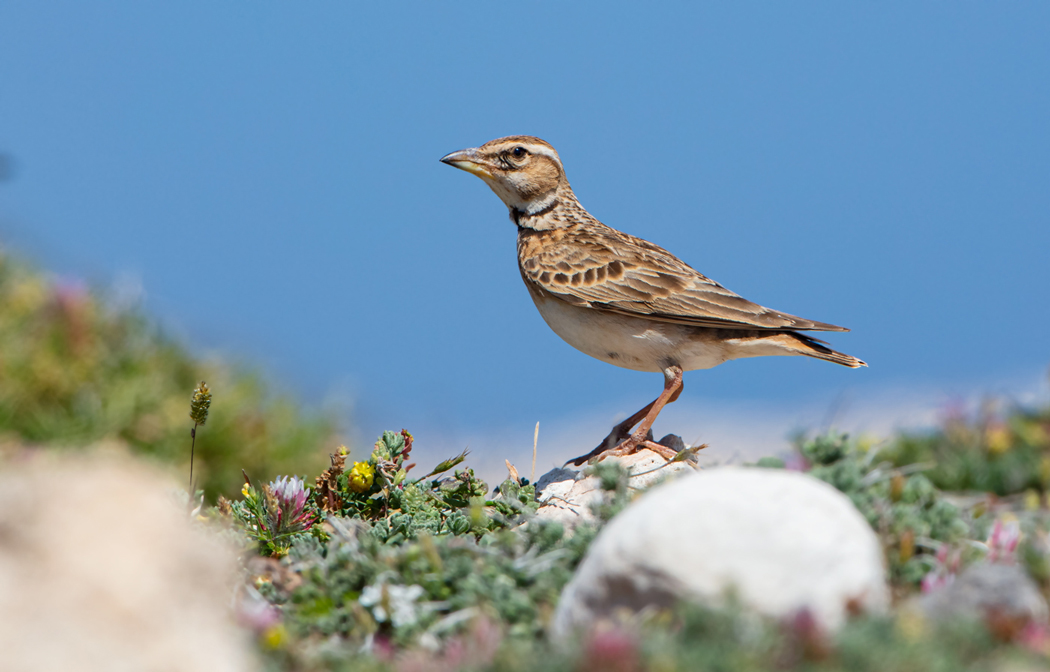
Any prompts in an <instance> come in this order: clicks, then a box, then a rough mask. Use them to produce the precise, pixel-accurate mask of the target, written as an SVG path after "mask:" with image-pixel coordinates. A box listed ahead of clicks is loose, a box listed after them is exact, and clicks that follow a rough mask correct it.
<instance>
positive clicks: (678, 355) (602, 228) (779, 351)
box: [441, 135, 867, 466]
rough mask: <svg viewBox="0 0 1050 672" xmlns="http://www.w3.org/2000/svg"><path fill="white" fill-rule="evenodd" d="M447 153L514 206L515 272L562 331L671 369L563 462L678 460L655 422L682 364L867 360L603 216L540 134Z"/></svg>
mask: <svg viewBox="0 0 1050 672" xmlns="http://www.w3.org/2000/svg"><path fill="white" fill-rule="evenodd" d="M441 162H442V163H445V164H447V165H450V166H453V167H455V168H459V169H461V170H464V171H466V172H468V173H471V174H473V175H476V176H477V177H480V178H481V180H482V181H483V182H485V184H487V185H488V186H489V188H491V189H492V191H493V192H495V193H496V195H497V196H498V197H499V198H500V200H501V201H503V203H504V204H505V205H506V206H507V208H508V209H509V211H510V219H511V221H512V222H513V223H514V225H515V226H516V227H517V230H518V270H519V271H520V272H521V278H522V280H524V282H525V286H526V288H527V289H528V291H529V295H530V296H531V297H532V300H533V302H534V303H535V304H536V308H537V309H539V312H540V315H541V316H542V317H543V319H544V321H545V322H546V323H547V325H548V326H549V327H550V328H551V329H552V330H553V331H554V333H556V334H557V335H558V336H560V337H561V338H562V339H563V340H565V341H566V342H567V343H568V344H569V345H571V346H572V347H574V348H576V349H577V350H579V351H581V352H583V353H585V354H587V355H590V356H591V357H594V358H595V359H599V360H601V361H603V362H607V363H609V364H613V365H615V366H619V367H623V368H626V369H632V370H635V371H652V372H659V373H662V374H663V376H664V389H663V391H662V392H661V393H660V395H659V396H658V397H657V398H656V399H654V400H653V401H652V402H651V403H649V404H647V405H646V406H644V407H642V408H641V409H640V410H639V411H638V412H637V413H634V414H633V415H631V416H630V417H628V418H627V419H625V420H624V421H623V422H621V423H619V424H618V425H616V426H615V427H614V428H613V429H612V431H611V432H610V433H609V435H608V436H607V437H606V438H605V440H603V441H602V442H601V443H600V444H599V445H598V446H597V447H596V448H595V449H594V450H592V451H591V452H589V453H587V454H586V455H582V456H580V457H578V458H574V459H572V460H569V462H568V463H566V464H570V463H571V464H574V465H576V466H579V465H582V464H583V463H585V462H596V461H599V460H601V459H604V458H605V457H608V456H611V455H628V454H631V453H634V452H636V451H638V450H640V449H642V448H649V449H650V450H654V451H656V452H657V453H659V454H661V455H663V456H664V457H665V458H667V459H674V457H675V456H676V455H677V453H676V451H675V450H673V449H672V448H669V447H668V446H664V445H662V444H660V443H655V442H653V441H652V433H651V428H652V425H653V422H655V420H656V418H657V416H658V415H659V414H660V411H661V410H662V409H663V408H664V406H665V405H666V404H669V403H672V402H674V401H675V400H676V399H678V397H679V395H680V394H681V392H682V389H683V380H682V377H683V373H684V372H685V371H694V370H698V369H709V368H712V367H714V366H717V365H719V364H722V363H723V362H727V361H729V360H732V359H740V358H743V357H762V356H773V355H803V356H807V357H813V358H816V359H822V360H825V361H828V362H834V363H835V364H841V365H843V366H848V367H850V368H858V367H862V366H867V364H865V363H864V362H862V361H861V360H859V359H857V358H856V357H853V356H852V355H847V354H844V353H841V352H837V351H835V350H832V349H831V348H830V347H828V344H827V343H826V342H825V341H820V340H817V339H816V338H813V337H811V336H809V335H807V334H804V333H801V332H804V331H849V330H848V329H846V328H845V327H839V326H835V325H833V324H828V323H825V322H816V321H814V320H807V319H804V318H801V317H796V316H794V315H789V314H787V313H782V312H780V311H777V310H772V309H769V308H765V307H763V306H760V305H758V304H757V303H752V302H751V301H748V300H747V299H745V298H743V297H741V296H740V295H738V294H735V293H734V292H732V291H730V290H728V289H726V288H725V287H723V286H722V285H720V284H718V283H717V282H715V281H714V280H712V279H710V278H708V277H707V276H705V275H703V274H701V273H700V272H699V271H697V270H695V269H694V268H693V267H691V266H689V265H688V264H686V263H685V262H684V261H682V260H681V259H679V258H678V257H676V256H675V255H673V254H671V253H670V252H668V251H667V250H665V249H664V248H662V247H660V246H658V245H655V244H653V243H650V242H649V241H647V240H643V239H642V238H637V237H635V236H632V235H630V234H627V233H623V232H621V231H618V230H617V229H614V228H612V227H610V226H606V225H605V224H603V223H602V222H600V221H598V219H597V218H595V217H594V216H593V215H591V214H590V213H589V212H587V210H586V209H584V207H583V206H582V205H580V202H579V200H578V199H577V198H576V194H574V193H573V190H572V187H571V186H569V181H568V179H567V178H566V176H565V169H564V167H563V165H562V161H561V158H560V156H559V155H558V152H557V151H556V150H555V149H554V147H553V146H551V145H550V144H549V143H548V142H546V141H544V140H541V139H540V138H537V137H533V136H528V135H512V136H507V137H503V138H497V139H495V140H491V141H489V142H487V143H485V144H483V145H481V146H479V147H471V148H468V149H461V150H459V151H455V152H452V153H450V154H447V155H445V156H443V157H442V158H441ZM632 430H633V431H632Z"/></svg>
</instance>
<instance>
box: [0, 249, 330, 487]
mask: <svg viewBox="0 0 1050 672" xmlns="http://www.w3.org/2000/svg"><path fill="white" fill-rule="evenodd" d="M0 353H3V354H2V356H0V450H2V448H3V447H4V446H6V447H7V450H13V449H18V448H17V447H19V446H32V447H41V446H47V447H61V448H74V449H76V448H83V447H86V446H89V445H91V444H96V443H100V442H108V443H118V444H122V445H124V446H126V447H127V448H128V449H130V450H131V451H132V452H135V453H138V454H141V455H147V456H150V457H153V458H157V459H160V460H163V461H165V462H169V463H172V464H178V465H185V464H186V453H185V450H186V444H185V436H186V434H185V431H186V426H185V418H186V415H185V413H186V397H185V395H186V390H189V389H193V388H194V386H195V385H196V384H197V383H198V382H199V381H200V380H201V379H202V378H205V379H207V380H209V381H211V382H212V383H214V384H218V385H221V387H222V389H223V407H222V412H221V413H213V414H212V417H211V418H210V419H209V424H208V427H209V431H208V432H207V433H206V435H202V436H201V437H198V438H199V439H200V440H199V441H196V442H195V443H199V444H200V446H196V445H195V446H194V449H195V450H196V460H197V462H198V464H197V465H196V467H197V469H198V470H199V471H200V473H201V475H202V478H200V481H201V483H200V487H202V489H203V490H205V491H206V492H207V493H208V495H209V497H212V498H214V496H215V495H216V494H217V493H218V492H228V493H229V492H236V490H237V489H238V488H239V487H240V485H239V484H240V481H241V477H240V472H241V469H242V468H246V469H248V470H249V471H250V472H251V473H253V474H258V475H260V476H265V477H271V476H274V475H276V474H278V473H281V472H284V473H288V472H294V471H301V470H314V469H317V470H320V469H321V468H323V465H324V460H323V456H324V454H325V452H326V451H325V449H324V446H325V444H326V443H327V444H328V445H329V446H331V445H334V441H333V435H334V430H335V422H334V421H333V419H331V418H329V417H326V416H321V415H307V414H304V413H302V412H301V411H300V410H299V407H298V406H297V404H295V403H294V402H293V401H292V400H291V399H290V398H288V397H284V396H277V395H275V394H273V392H272V391H271V390H270V389H269V388H268V386H267V385H265V384H264V383H263V381H262V380H261V378H260V377H259V376H258V375H257V374H253V373H250V372H247V371H244V370H239V369H231V368H229V367H227V366H224V365H222V364H218V363H215V362H203V361H199V360H197V359H195V358H193V357H191V356H190V355H189V354H187V353H186V351H185V350H184V349H183V348H182V347H180V346H179V345H177V344H176V343H175V342H173V341H172V340H171V339H169V338H166V337H165V336H164V335H163V334H161V333H160V331H159V330H158V329H157V328H156V327H155V326H153V325H152V324H150V323H149V322H148V321H147V320H146V319H144V318H143V317H142V316H141V315H140V314H138V313H137V312H136V311H135V310H134V309H131V308H127V307H121V306H118V305H115V302H113V301H107V300H106V299H105V298H104V297H102V295H101V294H100V293H98V292H93V291H89V290H88V289H87V288H86V287H84V286H83V285H81V284H78V283H74V282H60V281H56V280H54V279H52V278H49V277H47V276H45V275H43V274H41V273H39V272H36V271H34V270H33V269H31V268H29V267H28V266H26V265H24V264H22V263H20V262H18V261H17V260H14V259H12V258H11V257H10V256H8V255H6V254H3V253H2V252H0Z"/></svg>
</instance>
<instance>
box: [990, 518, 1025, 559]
mask: <svg viewBox="0 0 1050 672" xmlns="http://www.w3.org/2000/svg"><path fill="white" fill-rule="evenodd" d="M1020 541H1021V524H1020V523H1019V522H1018V521H1016V520H1007V521H1006V522H1003V520H1002V519H999V520H996V521H995V525H993V526H992V533H991V534H990V535H988V542H987V543H988V562H1002V563H1005V564H1013V563H1015V562H1017V544H1018V543H1019V542H1020Z"/></svg>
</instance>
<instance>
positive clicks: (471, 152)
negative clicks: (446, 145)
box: [441, 147, 493, 180]
mask: <svg viewBox="0 0 1050 672" xmlns="http://www.w3.org/2000/svg"><path fill="white" fill-rule="evenodd" d="M441 163H447V164H448V165H450V166H453V167H455V168H459V169H460V170H465V171H467V172H468V173H471V174H472V175H477V176H478V177H482V178H488V179H490V180H491V179H493V176H492V171H490V170H489V168H488V166H487V165H486V163H485V161H483V160H482V159H481V158H480V157H479V156H478V150H477V148H476V147H471V148H470V149H461V150H459V151H458V152H452V153H451V154H446V155H445V156H443V157H441Z"/></svg>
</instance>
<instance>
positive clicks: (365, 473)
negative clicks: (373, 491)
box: [347, 462, 376, 492]
mask: <svg viewBox="0 0 1050 672" xmlns="http://www.w3.org/2000/svg"><path fill="white" fill-rule="evenodd" d="M375 476H376V470H375V467H373V466H372V465H371V464H369V463H368V462H354V467H353V469H351V470H350V475H349V476H348V477H347V479H348V482H349V485H350V489H351V490H353V491H354V492H367V491H368V489H369V488H371V487H372V482H373V481H374V480H375Z"/></svg>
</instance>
